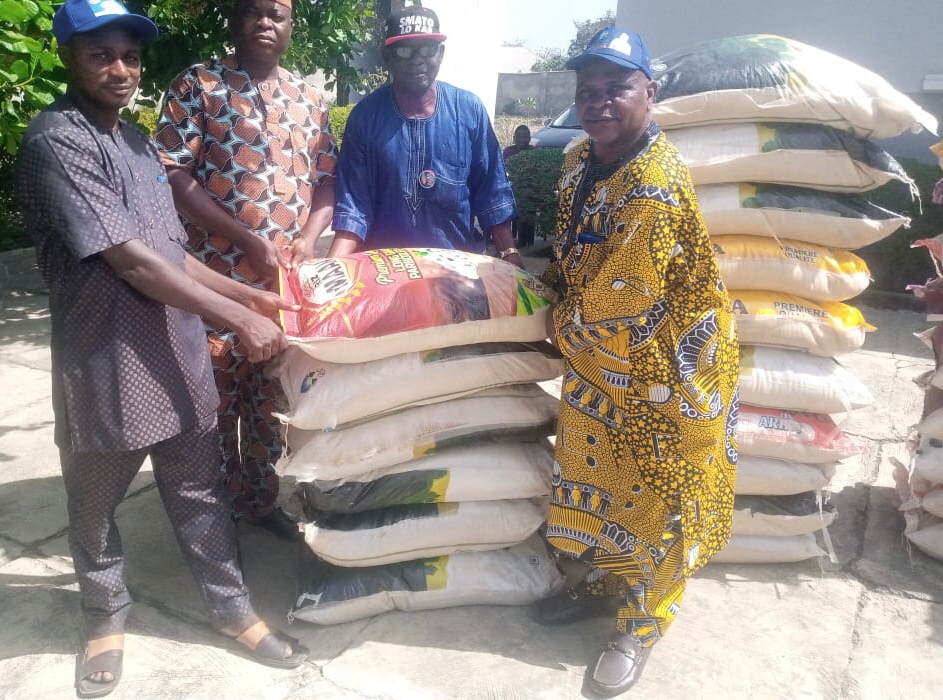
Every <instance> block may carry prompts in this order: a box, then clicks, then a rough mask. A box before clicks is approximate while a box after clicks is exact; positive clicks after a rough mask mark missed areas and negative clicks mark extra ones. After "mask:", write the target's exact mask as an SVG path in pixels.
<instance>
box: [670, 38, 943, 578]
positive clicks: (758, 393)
mask: <svg viewBox="0 0 943 700" xmlns="http://www.w3.org/2000/svg"><path fill="white" fill-rule="evenodd" d="M655 71H656V79H657V80H658V83H659V92H658V102H657V104H656V106H655V118H656V121H657V122H658V123H659V125H660V126H661V127H662V128H663V129H664V130H665V131H666V133H667V136H668V138H669V139H670V140H671V141H672V142H673V143H674V144H675V145H676V146H677V147H678V150H679V151H680V153H681V156H682V157H683V158H684V160H685V162H686V163H687V164H688V166H689V167H690V169H691V174H692V178H693V181H694V184H695V188H696V191H697V196H698V200H699V203H700V206H701V209H702V211H703V213H704V218H705V221H706V223H707V226H708V230H709V232H710V235H711V240H712V242H713V244H714V249H715V253H716V256H717V261H718V264H719V266H720V271H721V276H722V277H723V279H724V282H725V284H726V286H727V287H728V289H729V290H730V294H731V299H732V301H733V305H734V311H735V312H736V313H737V314H738V316H737V320H738V328H739V334H740V342H741V394H740V396H741V401H742V407H741V413H740V427H739V431H738V432H739V435H738V437H739V440H740V446H741V459H740V467H739V470H738V483H737V494H738V496H737V500H736V504H735V509H736V512H735V519H734V528H733V532H734V537H733V540H732V542H731V544H730V546H729V547H728V549H727V550H725V551H724V552H722V553H721V554H720V555H718V556H717V557H716V558H715V561H718V562H724V561H726V562H774V561H782V562H787V561H798V560H801V559H805V558H809V557H814V556H821V555H823V554H824V553H825V552H824V551H823V550H822V549H821V547H820V546H819V544H818V543H817V541H816V537H815V534H814V533H815V532H816V531H818V530H823V531H824V528H825V527H826V526H827V525H828V524H829V523H830V522H831V521H832V519H833V518H834V517H835V514H834V512H833V511H832V510H831V509H829V507H828V506H827V504H826V503H825V502H824V499H823V489H825V488H827V486H828V483H829V480H830V478H831V476H832V475H833V474H834V472H835V464H836V462H837V461H838V460H841V459H843V458H846V457H849V456H851V455H852V454H854V453H855V452H857V451H858V446H857V445H856V444H855V442H854V441H853V440H851V439H849V438H848V437H847V436H845V435H844V434H843V433H842V431H841V429H840V428H839V425H838V424H837V423H836V421H835V419H834V418H833V416H834V415H836V414H845V413H847V412H848V411H852V410H855V409H857V408H860V407H862V406H866V405H868V404H870V403H871V402H872V401H873V399H872V397H871V395H870V392H869V391H868V389H867V388H866V387H865V386H863V385H862V384H861V382H860V381H859V380H858V379H857V378H856V377H854V376H853V375H852V373H851V372H849V371H848V370H847V369H846V368H845V367H844V366H842V364H841V363H840V361H839V360H838V358H840V357H841V356H842V355H845V354H847V353H851V352H854V351H855V350H857V349H859V348H860V347H861V346H862V345H863V343H864V340H865V334H866V332H867V331H870V330H873V328H872V327H871V326H869V325H868V324H867V322H866V321H865V319H864V318H863V316H862V314H861V313H860V311H858V309H857V308H855V307H853V306H851V305H849V304H847V303H845V302H846V301H847V300H849V299H851V298H852V297H854V296H856V295H858V294H860V293H861V292H862V291H864V290H865V289H866V288H867V286H868V283H869V281H870V273H869V271H868V268H867V265H866V264H865V262H864V261H863V260H862V259H861V258H860V257H858V256H857V255H855V254H854V253H853V252H851V251H852V250H853V249H856V248H860V247H864V246H866V245H869V244H871V243H874V242H876V241H878V240H881V239H882V238H885V237H886V236H889V235H891V234H892V233H893V232H894V231H896V230H897V229H898V228H899V227H901V226H902V225H905V224H906V223H908V222H907V219H906V218H905V217H903V216H900V215H898V214H895V213H893V212H890V211H887V210H885V209H882V208H881V207H878V206H876V205H875V204H872V203H871V202H869V201H868V200H867V199H866V198H865V196H864V193H866V192H867V191H869V190H872V189H874V188H876V187H878V186H880V185H882V184H884V183H886V182H888V181H890V180H899V181H902V182H905V183H908V184H910V185H911V187H913V185H912V182H911V180H910V179H909V178H908V176H907V174H906V173H905V172H904V171H903V169H902V168H901V167H900V165H899V164H898V163H897V162H896V161H895V160H894V159H893V158H892V157H891V156H890V155H889V154H888V153H886V152H885V151H883V150H882V149H881V148H879V147H878V146H877V145H876V144H874V143H872V142H871V141H869V140H868V139H869V138H885V137H890V136H896V135H898V134H900V133H902V132H903V131H906V130H915V131H916V130H920V129H921V128H927V129H929V130H931V131H935V129H936V120H935V119H934V118H933V117H932V116H931V115H930V114H928V113H926V112H925V111H924V110H922V109H921V108H920V107H918V106H917V105H916V104H915V103H914V102H913V101H912V100H910V99H909V98H908V97H906V96H905V95H903V94H902V93H900V92H898V91H896V90H894V89H893V88H892V87H891V86H890V85H888V84H887V82H886V81H884V80H883V79H882V78H880V77H878V76H876V75H874V74H873V73H871V72H870V71H867V70H865V69H864V68H862V67H860V66H857V65H855V64H853V63H851V62H849V61H846V60H844V59H841V58H839V57H837V56H834V55H832V54H829V53H827V52H825V51H821V50H819V49H816V48H813V47H811V46H807V45H804V44H801V43H799V42H796V41H792V40H789V39H785V38H783V37H778V36H771V35H750V36H739V37H732V38H727V39H721V40H716V41H711V42H706V43H703V44H699V45H697V46H694V47H692V48H691V49H688V50H684V51H678V52H674V53H672V54H669V55H666V56H663V57H662V58H661V59H660V60H659V61H656V63H655ZM824 541H825V544H828V541H827V532H825V539H824Z"/></svg>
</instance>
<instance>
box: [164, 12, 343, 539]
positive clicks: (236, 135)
mask: <svg viewBox="0 0 943 700" xmlns="http://www.w3.org/2000/svg"><path fill="white" fill-rule="evenodd" d="M230 26H231V27H232V42H233V46H234V47H235V53H234V54H233V55H230V56H227V57H225V58H223V59H213V60H210V61H207V62H206V63H201V64H198V65H195V66H192V67H190V68H188V69H187V70H185V71H183V72H182V73H181V74H180V75H179V76H177V78H176V79H175V80H174V82H173V84H172V85H171V87H170V90H169V92H168V95H167V99H166V101H165V103H164V107H163V112H162V115H161V119H160V122H159V124H158V127H157V135H156V140H157V143H158V145H159V147H160V149H161V152H162V158H163V161H164V164H165V166H166V167H167V171H168V177H169V179H170V184H171V187H172V189H173V194H174V203H175V204H176V206H177V211H178V212H179V213H180V215H181V217H182V218H183V221H184V224H185V226H186V229H187V234H188V237H189V246H190V250H191V252H192V253H193V254H194V255H195V256H196V257H197V258H199V259H200V260H202V261H203V262H204V263H205V264H206V265H208V266H210V267H211V268H212V269H214V270H216V271H217V272H220V273H222V274H225V275H228V276H229V277H231V278H232V279H235V280H237V281H239V282H243V283H245V284H248V285H251V286H253V287H257V288H263V289H269V290H272V289H275V285H276V284H277V277H278V268H279V267H280V266H284V267H290V266H291V265H293V264H296V263H298V262H300V261H301V260H304V259H305V258H308V257H312V256H313V254H314V246H315V243H316V242H317V239H318V236H320V234H321V233H322V232H323V231H324V229H325V228H326V227H327V226H328V224H329V223H330V221H331V217H332V215H333V209H334V163H335V160H336V151H337V149H336V144H335V141H334V138H333V136H332V135H331V130H330V124H329V122H328V114H327V105H326V104H325V103H324V101H323V99H322V98H321V96H320V94H318V92H317V91H316V90H315V89H314V88H313V87H311V86H309V85H308V84H307V83H305V81H304V80H302V79H301V78H300V77H298V76H296V75H293V74H292V73H290V72H289V71H287V70H285V69H284V68H282V67H281V66H280V65H279V62H280V60H281V57H282V56H283V55H284V53H285V51H286V50H287V49H288V46H289V43H290V42H291V28H292V19H291V0H236V2H235V6H234V8H233V15H232V19H231V21H230ZM207 335H208V339H209V346H210V353H211V355H212V358H213V370H214V376H215V378H216V386H217V389H218V390H219V396H220V402H219V409H218V418H219V433H220V445H221V448H222V459H223V464H224V467H225V471H226V477H225V478H226V484H227V488H228V491H229V493H230V495H231V496H232V497H233V512H234V514H235V515H236V516H237V517H242V516H246V517H247V519H248V520H249V521H250V522H255V523H256V524H259V525H262V526H264V527H266V528H268V529H270V530H272V531H273V532H275V533H276V534H278V535H281V536H284V537H294V536H297V535H298V533H299V530H298V527H297V525H296V524H295V522H294V521H293V520H292V519H291V518H290V517H289V516H288V515H287V514H286V513H285V512H284V511H282V510H281V509H280V508H276V507H275V500H276V497H277V495H278V475H277V474H276V473H275V469H274V463H275V461H276V460H277V459H278V458H279V456H280V455H281V451H282V443H281V435H280V429H279V424H278V421H277V420H276V419H275V418H274V417H273V416H272V414H273V412H275V411H276V410H278V409H279V408H280V407H281V406H280V404H281V399H282V397H281V392H280V387H279V386H278V382H277V380H273V379H270V378H268V377H266V374H265V371H264V370H265V367H264V365H261V364H257V363H251V362H249V361H248V359H247V358H246V357H245V355H244V353H243V352H242V348H241V346H240V343H239V339H238V337H237V336H236V335H235V334H234V333H233V332H232V331H231V330H230V329H228V328H209V329H208V330H207Z"/></svg>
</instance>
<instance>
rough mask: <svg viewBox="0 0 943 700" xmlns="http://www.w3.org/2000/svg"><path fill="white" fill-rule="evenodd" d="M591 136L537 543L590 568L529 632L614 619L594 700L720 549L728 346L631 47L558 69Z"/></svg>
mask: <svg viewBox="0 0 943 700" xmlns="http://www.w3.org/2000/svg"><path fill="white" fill-rule="evenodd" d="M567 67H569V68H572V69H574V70H576V110H577V115H578V116H579V120H580V124H582V125H583V128H584V129H585V130H586V132H587V133H588V134H589V138H588V139H585V140H584V141H583V142H582V143H580V144H578V145H576V146H574V147H573V148H572V149H571V150H570V152H569V153H568V154H567V156H566V159H565V161H564V165H563V172H562V175H561V178H560V184H559V190H560V209H559V215H558V219H557V231H556V236H555V238H554V242H553V253H554V260H553V262H552V263H551V265H550V267H549V268H548V270H547V273H546V275H545V277H544V281H545V282H546V283H547V284H548V285H549V286H552V287H553V288H555V289H556V290H557V291H558V292H559V293H560V295H561V298H562V301H561V302H560V304H558V305H557V306H556V307H555V308H554V311H553V315H552V322H551V327H550V328H549V329H548V330H549V335H550V337H551V339H553V340H555V341H556V342H557V343H558V344H559V347H560V350H561V351H562V352H563V355H564V357H565V358H566V362H567V367H566V375H565V378H564V381H563V393H562V397H561V402H560V418H559V421H558V426H557V441H556V454H555V457H556V461H555V465H554V475H553V491H552V497H551V499H552V500H551V506H550V512H549V516H548V524H547V538H548V540H549V541H550V543H551V544H552V545H553V546H554V547H556V548H557V549H558V550H559V551H560V553H561V554H562V555H563V556H568V557H572V558H574V559H578V560H580V561H582V562H583V563H585V564H586V565H587V567H588V568H587V574H586V576H585V577H584V579H583V581H582V583H581V584H580V585H578V586H577V587H575V588H574V589H572V590H570V591H568V592H566V593H564V594H562V595H559V596H556V597H554V598H550V599H548V600H546V601H541V602H540V603H538V604H537V606H536V607H535V610H534V615H535V618H536V619H537V621H539V622H542V623H545V624H563V623H567V622H573V621H575V620H578V619H582V618H586V617H591V616H597V615H614V616H615V619H616V631H615V634H614V636H613V637H612V640H611V641H610V642H609V644H608V646H607V647H606V648H605V649H604V650H603V651H602V653H601V654H600V655H599V658H598V660H597V661H596V663H595V664H593V665H590V667H589V669H588V674H587V682H588V685H589V687H590V688H591V689H592V690H594V691H595V692H596V693H599V694H601V695H605V696H613V695H618V694H620V693H622V692H625V691H626V690H628V689H629V688H630V687H632V685H633V684H634V683H635V682H636V681H637V680H638V678H639V676H640V674H641V672H642V669H643V668H644V666H645V662H646V661H647V659H648V656H649V654H650V652H651V648H652V645H653V644H654V643H655V642H656V641H658V639H660V638H661V637H662V635H664V633H665V631H666V630H667V628H668V626H669V625H670V623H671V621H672V620H673V619H674V617H675V615H676V614H677V612H678V610H679V608H680V603H681V598H682V596H683V593H684V588H685V584H686V582H687V579H688V577H690V576H691V574H692V573H693V572H694V571H696V570H697V569H698V568H699V567H701V566H702V565H703V564H705V563H706V562H707V561H708V559H710V557H711V556H712V555H713V554H715V553H716V552H718V551H719V550H720V549H722V548H723V547H724V546H725V545H726V544H727V541H728V539H729V537H730V527H731V519H732V512H733V511H732V509H733V494H734V476H735V470H736V462H737V443H736V437H735V434H734V433H735V428H736V421H737V380H738V373H739V372H738V345H737V336H736V330H735V327H734V321H733V314H732V311H731V306H730V300H729V299H728V297H727V292H726V290H725V289H724V285H723V283H722V282H721V279H720V275H719V273H718V268H717V263H716V261H715V260H714V255H713V248H712V247H711V244H710V240H709V238H708V235H707V228H706V227H705V225H704V220H703V218H702V217H701V213H700V210H699V208H698V205H697V200H696V199H695V195H694V188H693V186H692V184H691V177H690V174H689V173H688V169H687V168H686V167H685V165H684V163H683V162H682V161H681V158H680V157H679V156H678V152H677V151H676V150H675V148H674V147H673V146H672V145H671V144H670V143H669V142H668V141H667V140H666V138H665V136H664V134H662V133H661V131H660V130H659V128H658V126H657V125H656V124H655V123H654V122H653V121H652V118H651V112H652V105H653V104H654V102H655V94H656V83H655V82H654V81H653V79H652V78H653V74H652V68H651V62H650V59H649V55H648V49H647V48H646V47H645V44H644V42H643V41H642V38H641V37H640V36H639V35H638V34H636V33H634V32H628V31H624V30H622V29H617V28H607V29H603V30H601V31H600V32H599V33H597V34H596V36H595V37H593V39H592V40H591V41H590V44H589V46H588V47H587V49H586V51H584V52H583V53H582V54H580V55H579V56H577V57H575V58H574V59H572V60H571V61H570V62H569V64H568V66H567Z"/></svg>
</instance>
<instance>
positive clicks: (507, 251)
mask: <svg viewBox="0 0 943 700" xmlns="http://www.w3.org/2000/svg"><path fill="white" fill-rule="evenodd" d="M520 253H521V251H519V250H518V249H517V248H513V247H512V248H505V249H504V250H499V251H498V257H499V258H501V259H502V260H504V259H505V258H507V257H510V256H511V255H520Z"/></svg>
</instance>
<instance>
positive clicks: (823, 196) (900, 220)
mask: <svg viewBox="0 0 943 700" xmlns="http://www.w3.org/2000/svg"><path fill="white" fill-rule="evenodd" d="M695 189H696V190H697V201H698V204H699V205H700V207H701V213H702V214H703V215H704V222H705V223H706V224H707V229H708V231H710V233H711V237H714V236H721V235H735V234H748V235H752V236H765V237H767V238H777V239H778V238H787V239H790V240H796V241H805V242H806V243H812V244H814V245H821V246H826V247H829V248H842V249H846V250H854V249H856V248H863V247H865V246H866V245H870V244H871V243H876V242H877V241H880V240H883V239H885V238H887V237H888V236H890V235H891V234H892V233H894V232H895V231H896V230H897V229H899V228H900V227H901V226H910V219H909V218H907V217H906V216H903V215H902V214H895V213H894V212H892V211H889V210H887V209H883V208H882V207H879V206H877V205H876V204H872V203H871V202H869V201H868V200H866V199H865V198H864V197H862V196H861V195H859V194H850V193H847V192H822V191H821V190H813V189H809V188H806V187H790V186H788V185H775V184H755V183H743V182H738V183H727V184H723V185H700V186H698V187H696V188H695Z"/></svg>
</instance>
